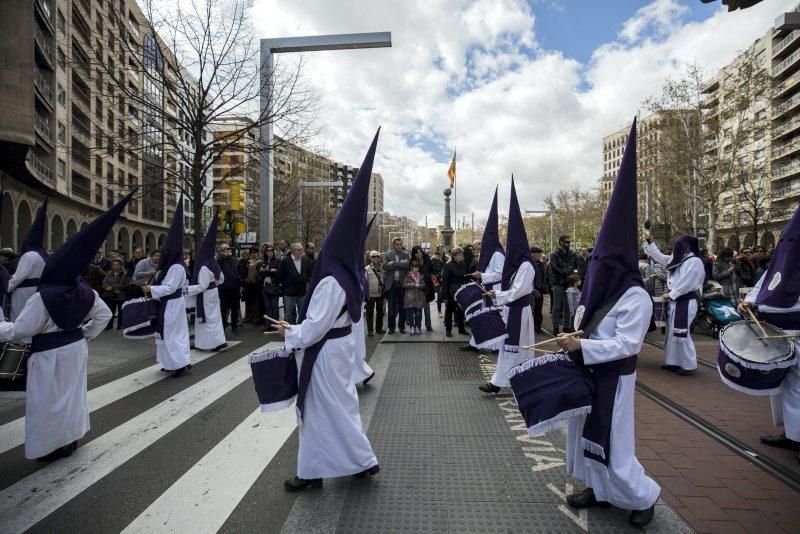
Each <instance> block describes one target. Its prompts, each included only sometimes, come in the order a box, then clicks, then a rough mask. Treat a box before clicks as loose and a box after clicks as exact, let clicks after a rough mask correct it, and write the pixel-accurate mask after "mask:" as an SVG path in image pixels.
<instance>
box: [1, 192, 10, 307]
mask: <svg viewBox="0 0 800 534" xmlns="http://www.w3.org/2000/svg"><path fill="white" fill-rule="evenodd" d="M2 220H3V190H2V189H0V221H2ZM10 280H11V275H10V274H8V269H6V266H5V265H3V264H0V305H2V303H3V299H4V298H5V295H6V293H8V282H9V281H10Z"/></svg>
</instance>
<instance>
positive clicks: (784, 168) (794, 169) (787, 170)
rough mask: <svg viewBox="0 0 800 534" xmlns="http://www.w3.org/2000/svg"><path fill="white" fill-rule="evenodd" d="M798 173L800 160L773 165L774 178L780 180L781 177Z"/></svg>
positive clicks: (799, 171)
mask: <svg viewBox="0 0 800 534" xmlns="http://www.w3.org/2000/svg"><path fill="white" fill-rule="evenodd" d="M798 173H800V160H795V161H794V162H792V163H789V164H787V165H780V166H773V167H772V179H773V180H780V179H781V178H786V177H787V176H792V175H793V174H798Z"/></svg>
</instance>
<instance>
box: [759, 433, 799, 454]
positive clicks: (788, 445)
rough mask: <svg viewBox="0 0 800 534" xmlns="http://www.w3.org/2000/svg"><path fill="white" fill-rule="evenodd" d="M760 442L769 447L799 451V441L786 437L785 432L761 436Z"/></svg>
mask: <svg viewBox="0 0 800 534" xmlns="http://www.w3.org/2000/svg"><path fill="white" fill-rule="evenodd" d="M761 443H763V444H764V445H769V446H770V447H778V448H780V449H790V450H793V451H800V441H795V440H793V439H789V438H787V437H786V434H779V435H777V436H761Z"/></svg>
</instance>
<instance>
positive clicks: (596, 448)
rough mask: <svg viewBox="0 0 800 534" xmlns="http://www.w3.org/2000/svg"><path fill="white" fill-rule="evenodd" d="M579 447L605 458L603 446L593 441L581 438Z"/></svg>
mask: <svg viewBox="0 0 800 534" xmlns="http://www.w3.org/2000/svg"><path fill="white" fill-rule="evenodd" d="M581 447H582V448H583V450H584V451H586V452H590V453H592V454H594V455H595V456H599V457H600V458H602V459H603V460H605V459H606V453H605V451H604V450H603V447H601V446H600V445H598V444H597V443H595V442H594V441H589V440H588V439H586V438H581Z"/></svg>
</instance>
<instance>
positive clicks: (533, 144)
mask: <svg viewBox="0 0 800 534" xmlns="http://www.w3.org/2000/svg"><path fill="white" fill-rule="evenodd" d="M797 3H798V0H765V1H764V2H763V3H761V4H759V5H758V6H756V7H754V8H750V9H747V10H746V11H736V12H733V13H728V12H727V11H726V10H725V9H724V8H723V7H721V6H719V2H716V3H714V4H709V5H705V4H701V3H700V1H699V0H650V1H647V0H613V1H604V2H601V1H595V0H402V1H401V0H335V1H331V0H292V1H286V0H255V2H254V7H253V21H254V24H255V25H256V28H257V30H258V31H259V32H260V34H261V36H262V37H285V36H297V35H311V34H325V33H349V32H373V31H391V32H392V48H383V49H375V50H358V51H352V50H351V51H340V52H317V53H310V54H306V55H305V56H304V58H303V60H304V62H305V73H306V77H307V80H308V81H309V82H310V83H311V84H312V85H314V86H315V87H316V88H317V89H318V91H319V94H320V96H321V99H322V104H321V105H322V109H321V117H320V119H321V122H322V123H323V126H324V127H325V133H324V136H322V138H321V139H319V140H318V144H320V145H322V146H324V147H325V148H326V149H327V150H329V151H330V153H331V154H332V156H333V158H334V159H336V160H338V161H342V162H346V163H350V164H354V165H358V164H359V163H360V161H361V159H362V157H363V153H364V151H365V150H366V148H367V146H368V143H369V141H370V139H371V136H372V135H373V133H374V131H375V129H376V128H377V127H378V126H379V125H381V126H382V127H383V128H382V131H381V132H382V133H381V140H380V143H379V145H378V156H377V158H376V161H375V172H380V173H381V174H382V175H383V177H384V180H385V204H386V209H387V210H389V211H392V212H394V213H397V214H399V215H407V216H410V217H412V218H415V219H417V220H419V221H420V222H421V223H422V222H424V220H425V216H428V221H429V224H430V225H435V224H441V222H442V211H443V201H442V189H443V188H444V187H445V186H446V184H447V177H446V172H447V167H448V164H449V161H450V156H451V154H452V150H453V147H457V148H458V186H457V187H458V212H459V217H461V216H462V215H466V216H467V217H469V213H470V212H471V211H475V213H476V220H478V219H480V218H482V217H484V216H485V214H486V212H487V211H488V208H489V203H490V196H491V192H492V189H493V187H494V184H496V183H500V186H501V206H502V205H504V204H506V202H507V198H508V186H509V177H510V175H511V173H512V172H513V173H514V175H515V176H516V177H517V179H518V182H517V189H518V192H519V195H520V200H521V202H522V204H523V209H541V207H542V198H544V197H545V196H546V195H547V194H548V193H549V192H552V191H555V190H557V189H560V188H565V187H571V186H572V185H575V184H577V185H580V186H581V187H586V188H591V187H595V186H596V185H597V181H598V178H599V176H600V175H601V172H602V168H601V166H602V146H601V142H602V138H603V136H604V135H606V134H608V133H610V132H612V131H614V130H616V129H618V128H620V127H621V126H622V125H624V124H625V123H626V122H627V121H629V120H630V119H631V118H632V117H633V116H634V115H635V114H636V113H637V110H638V108H640V107H641V103H642V101H643V100H644V99H645V98H647V97H648V96H650V95H651V94H653V93H658V92H659V90H660V87H661V85H662V83H663V81H664V80H665V79H666V78H668V77H670V76H673V77H674V76H677V75H678V74H679V73H680V72H681V71H682V70H683V68H684V65H685V64H686V63H687V62H692V61H697V62H698V63H700V64H701V65H705V66H707V67H708V68H709V69H714V68H718V67H720V66H723V65H725V64H726V63H728V62H730V61H731V59H732V58H733V57H734V56H735V55H736V53H737V51H740V50H742V49H745V48H747V47H748V46H749V45H750V44H751V43H752V42H753V41H754V40H755V39H757V38H759V37H761V36H762V35H763V34H764V33H765V32H766V30H767V28H769V27H771V25H772V23H773V21H774V19H775V17H777V16H778V15H779V14H780V13H782V12H783V11H786V10H789V9H791V8H793V7H794V6H795V5H797ZM642 111H644V110H642Z"/></svg>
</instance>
